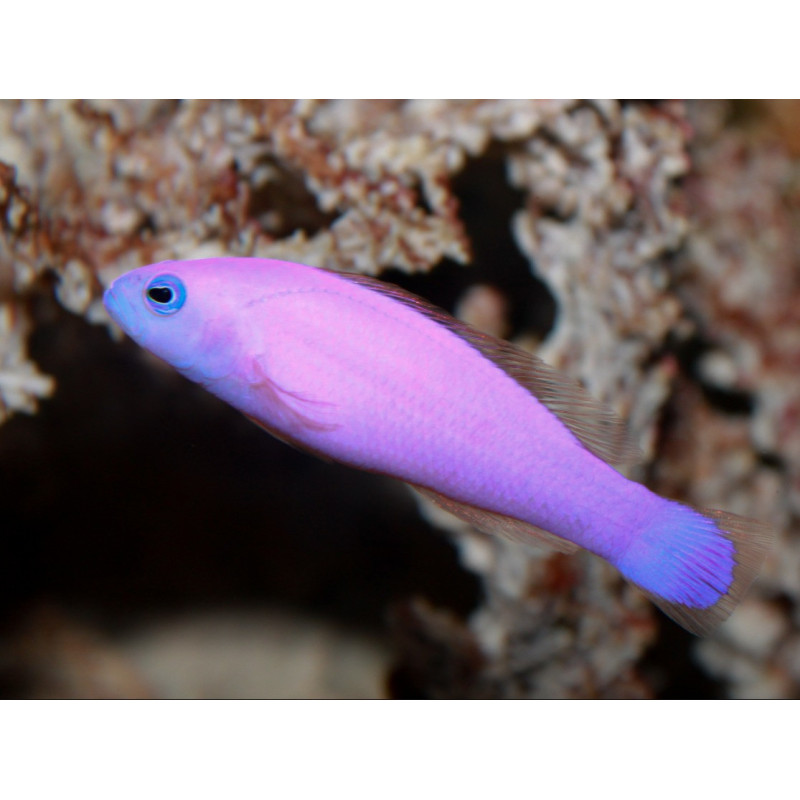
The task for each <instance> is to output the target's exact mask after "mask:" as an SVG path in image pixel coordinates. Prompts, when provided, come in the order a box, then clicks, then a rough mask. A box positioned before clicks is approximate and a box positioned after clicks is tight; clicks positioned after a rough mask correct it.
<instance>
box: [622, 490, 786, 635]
mask: <svg viewBox="0 0 800 800" xmlns="http://www.w3.org/2000/svg"><path fill="white" fill-rule="evenodd" d="M664 502H665V506H664V513H663V514H661V515H660V516H659V518H658V519H656V520H655V521H654V522H653V523H652V524H651V525H650V526H649V527H648V528H647V530H645V531H643V532H642V533H641V535H640V536H638V537H637V538H636V539H635V540H634V542H633V543H632V544H631V547H630V548H629V549H628V551H627V552H626V553H625V555H624V556H623V558H622V559H621V562H620V563H619V564H617V566H618V567H619V569H620V571H621V572H622V573H623V575H625V576H626V577H627V578H628V579H629V580H631V581H633V582H634V583H635V584H637V585H638V586H639V587H640V588H641V589H642V590H643V591H644V592H645V593H646V594H647V596H648V597H649V598H650V599H651V600H652V601H653V602H654V603H655V604H656V605H657V606H658V607H659V608H660V609H661V610H662V611H663V612H664V613H665V614H667V615H668V616H669V617H672V619H674V620H675V621H676V622H677V623H678V624H679V625H682V626H683V627H684V628H686V629H687V630H688V631H691V632H692V633H695V634H697V635H698V636H707V635H708V634H710V633H711V632H712V631H713V630H714V628H716V627H717V625H719V623H720V622H722V621H723V620H724V619H726V618H727V617H728V615H729V614H730V613H731V612H732V611H733V609H734V608H736V605H737V604H738V603H739V601H740V600H741V599H742V597H743V596H744V593H745V592H746V591H747V588H748V587H749V586H750V584H751V583H752V582H753V579H754V578H755V577H756V576H757V575H758V572H759V570H760V569H761V564H762V563H763V561H764V557H765V556H766V554H767V552H768V551H769V549H770V547H771V545H772V542H773V540H774V532H773V531H772V529H771V528H769V527H768V526H767V525H763V524H762V523H760V522H756V521H754V520H751V519H745V518H744V517H739V516H737V515H736V514H730V513H727V512H725V511H713V510H708V509H704V510H700V509H697V510H696V509H693V508H690V507H688V506H684V505H681V504H679V503H674V502H670V501H664Z"/></svg>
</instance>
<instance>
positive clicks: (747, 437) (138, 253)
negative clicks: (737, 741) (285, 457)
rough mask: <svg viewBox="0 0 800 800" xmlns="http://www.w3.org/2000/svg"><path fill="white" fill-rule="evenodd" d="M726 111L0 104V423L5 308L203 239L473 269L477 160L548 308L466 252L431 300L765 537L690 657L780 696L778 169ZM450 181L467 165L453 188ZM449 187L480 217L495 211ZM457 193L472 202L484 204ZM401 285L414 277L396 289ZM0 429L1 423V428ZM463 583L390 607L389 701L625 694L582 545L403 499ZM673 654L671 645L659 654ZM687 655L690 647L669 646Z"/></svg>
mask: <svg viewBox="0 0 800 800" xmlns="http://www.w3.org/2000/svg"><path fill="white" fill-rule="evenodd" d="M729 113H730V106H728V105H727V104H725V103H695V104H691V105H689V106H687V105H685V104H682V103H678V102H668V103H621V102H617V101H604V102H585V101H471V102H465V101H408V102H396V101H328V102H324V101H297V102H289V101H268V102H255V101H246V102H234V101H225V102H222V101H194V102H173V101H153V102H142V101H137V102H122V101H102V102H101V101H93V102H87V101H80V102H67V101H58V102H4V103H0V422H2V421H3V420H5V419H6V418H7V417H8V416H9V415H10V414H12V413H13V412H17V411H23V412H29V413H30V412H33V411H35V410H36V401H37V399H38V398H43V397H47V396H49V395H50V394H51V393H52V392H53V389H54V385H53V381H52V380H51V379H50V378H48V377H47V376H46V375H43V374H42V373H41V372H39V370H38V368H37V367H36V365H35V364H34V363H33V362H32V361H31V360H30V359H29V358H28V356H27V350H26V347H27V336H28V334H29V332H30V330H31V328H32V326H33V325H34V323H35V321H36V317H35V314H33V313H32V312H31V301H32V300H33V299H34V298H35V297H36V296H37V294H41V293H43V292H44V293H46V292H48V291H50V287H51V286H52V287H53V291H54V294H55V297H56V298H57V300H58V302H59V303H60V304H61V305H62V306H63V307H64V308H66V309H67V310H68V311H70V312H72V313H74V314H77V315H81V316H83V317H84V318H85V319H86V320H88V321H89V322H92V323H105V324H109V325H110V322H109V321H108V319H107V317H106V314H105V311H104V309H103V307H102V304H101V302H100V294H101V292H102V289H103V287H104V286H105V285H106V284H107V283H108V282H109V281H110V280H111V279H113V278H114V277H116V276H117V275H118V274H120V273H122V272H124V271H126V270H128V269H130V268H133V267H136V266H140V265H142V264H145V263H150V262H155V261H159V260H163V259H173V258H193V257H202V256H210V255H221V254H224V253H228V254H233V255H245V256H246V255H253V256H259V257H275V258H285V259H290V260H295V261H300V262H305V263H309V264H314V265H317V266H325V267H329V268H333V269H339V270H350V271H358V272H364V273H371V274H376V275H380V274H381V273H382V272H384V271H386V270H389V269H392V270H395V271H402V272H405V273H408V274H409V276H410V278H413V279H414V280H416V276H415V274H416V273H427V272H430V271H432V270H433V268H434V267H435V266H436V265H437V264H440V263H441V262H445V263H447V264H451V265H452V264H453V263H458V264H463V265H467V266H466V267H465V269H466V270H468V269H469V264H470V263H472V261H473V259H474V255H475V252H476V239H477V235H478V234H477V231H476V230H475V229H473V228H472V227H471V225H470V224H467V223H466V222H465V219H466V214H465V211H464V209H463V208H462V205H463V204H462V203H460V199H459V191H457V189H456V185H457V182H458V181H459V180H460V179H462V178H463V176H464V175H465V174H467V173H468V171H469V169H470V165H472V164H475V163H478V162H481V161H482V160H484V161H486V162H487V163H488V162H489V161H498V160H499V161H500V163H501V164H502V167H503V169H504V170H505V173H504V174H505V190H506V191H507V192H509V193H511V194H512V196H513V197H515V198H516V199H517V202H516V207H515V210H514V212H513V216H512V219H511V220H510V221H509V222H510V232H509V230H505V229H504V230H498V231H497V232H496V237H497V238H498V239H508V237H509V233H510V235H511V236H512V237H513V242H514V244H515V245H516V248H517V253H518V254H519V253H521V254H522V255H523V256H524V257H525V258H526V259H527V261H528V267H529V270H530V272H531V273H532V274H533V275H535V276H536V277H537V278H538V279H539V280H540V281H541V285H542V287H546V289H545V288H542V292H543V293H545V294H546V293H547V291H548V290H549V293H550V294H551V295H552V298H553V300H554V302H555V307H556V312H555V324H554V327H553V329H552V330H551V331H550V332H549V334H548V335H547V336H546V338H545V339H544V341H541V342H540V341H539V340H538V338H537V336H536V335H534V333H533V332H532V331H531V330H530V329H526V328H525V326H524V325H523V326H520V325H513V324H512V320H511V318H510V313H511V312H510V310H509V309H510V305H511V304H512V302H513V301H514V300H515V298H514V297H511V296H509V295H508V294H507V293H506V294H504V293H503V292H502V291H500V290H499V289H498V288H497V286H496V285H493V283H494V281H493V273H492V265H491V264H489V265H488V268H485V269H484V271H483V272H482V273H481V274H482V282H479V281H477V280H476V281H473V284H474V285H472V286H471V288H470V289H469V291H468V292H465V293H463V294H462V296H461V297H459V298H457V299H458V300H459V302H458V304H457V305H456V306H455V307H456V308H457V313H459V315H461V316H462V317H463V318H465V319H468V320H469V321H471V322H472V323H473V324H476V325H479V326H482V327H484V328H485V329H486V330H489V331H490V332H492V333H496V334H501V335H504V334H506V333H508V332H513V333H514V335H515V336H516V339H517V341H518V342H519V343H520V344H521V345H522V346H526V347H529V348H531V349H536V350H537V352H538V354H539V355H541V356H542V357H543V358H545V359H546V360H547V361H549V362H550V363H552V364H554V365H555V366H557V367H559V368H561V369H562V370H564V371H566V372H569V373H571V374H572V375H574V376H575V377H577V378H579V379H580V380H581V381H583V382H584V383H585V385H586V386H587V387H588V388H589V389H590V391H591V392H592V393H593V394H594V395H595V396H597V397H598V398H600V399H602V400H604V401H606V402H607V403H609V404H610V405H611V406H613V407H614V408H615V409H616V410H617V411H618V412H619V413H620V414H621V415H622V416H624V417H625V418H626V419H627V420H629V425H630V428H631V430H632V432H633V434H634V436H635V438H636V439H637V441H638V443H639V445H640V446H641V448H642V451H643V452H644V454H645V464H644V465H643V466H639V467H636V468H634V469H633V470H632V472H631V474H632V476H633V477H636V478H638V479H641V480H647V481H648V482H649V483H650V484H651V485H652V486H653V487H654V488H655V489H656V490H658V491H660V492H662V493H664V494H667V495H669V496H672V497H675V498H677V499H681V500H685V501H690V502H694V503H697V504H700V505H705V506H711V507H721V508H726V509H728V510H731V511H733V512H736V513H740V514H745V515H748V516H753V517H756V518H759V519H763V520H765V521H770V522H772V523H773V524H774V525H775V526H776V527H777V528H779V529H780V530H781V531H783V535H782V537H781V539H780V543H779V547H778V552H777V553H776V554H775V555H774V556H773V558H772V559H771V560H770V562H769V563H768V567H767V570H766V576H765V579H763V580H762V581H761V582H760V583H759V584H757V587H756V589H755V590H754V591H753V593H752V594H751V595H750V596H749V597H748V599H747V600H746V601H745V604H744V607H743V609H742V611H741V612H739V613H738V614H736V615H735V616H734V617H733V618H732V620H731V621H730V622H729V623H726V624H725V625H724V626H723V628H722V630H721V632H720V633H719V634H718V635H717V636H716V637H715V638H713V639H711V640H709V641H706V642H702V643H699V644H697V645H692V647H695V648H696V653H697V655H698V657H699V660H700V664H701V665H702V669H703V670H705V672H706V674H707V676H710V678H712V679H714V680H715V681H717V684H716V685H717V686H719V687H721V688H720V690H719V691H720V692H723V693H724V692H729V693H731V694H733V695H736V696H754V695H756V696H765V695H769V696H798V695H800V655H798V654H800V633H798V632H797V614H798V611H797V609H798V608H799V607H800V544H798V542H800V539H798V536H797V517H798V514H800V432H799V431H800V426H798V420H799V419H800V391H798V385H799V384H798V380H797V377H796V376H797V370H798V366H799V365H800V358H799V356H798V354H800V316H799V312H798V310H797V309H798V307H800V306H799V305H798V302H797V300H798V289H799V286H798V275H800V272H799V271H798V265H797V253H798V241H797V233H796V231H797V230H798V227H797V225H796V222H797V219H796V217H797V207H798V202H797V201H798V194H797V185H798V184H797V174H798V173H797V165H796V160H795V156H794V155H793V152H794V151H793V149H792V148H793V144H792V143H790V142H787V141H786V140H785V138H782V137H781V132H782V131H783V130H785V127H783V128H782V127H781V125H780V124H777V123H775V122H774V120H776V119H777V120H779V121H785V118H786V116H785V113H783V111H781V112H780V113H778V112H775V113H773V114H772V117H770V114H769V113H764V114H762V116H764V117H765V118H766V119H768V120H769V119H773V123H771V126H770V123H768V122H767V123H763V124H762V125H752V126H750V127H749V128H748V127H747V126H745V125H738V126H733V127H731V126H727V125H726V120H727V119H728V117H729ZM465 180H466V179H465ZM470 192H471V193H472V194H473V197H474V196H477V197H478V198H479V201H478V204H479V205H480V204H481V203H482V204H483V207H484V208H485V209H487V216H488V217H489V218H491V219H492V220H496V216H493V215H492V213H491V211H492V210H493V209H494V206H495V204H496V203H498V202H499V200H498V198H497V197H496V196H494V195H492V194H491V193H488V191H486V190H484V188H483V187H482V186H481V185H472V186H471V187H470ZM482 192H483V194H482ZM424 286H425V284H424V283H419V282H417V283H414V284H413V288H414V289H415V290H418V291H419V290H422V289H424ZM0 436H2V429H0ZM419 503H420V508H421V509H422V511H423V513H424V514H425V516H426V518H428V519H429V520H431V521H433V523H434V524H435V525H436V526H437V527H440V528H443V529H445V530H447V531H448V535H449V536H451V537H452V540H453V541H454V543H455V545H456V547H457V550H458V553H459V555H460V559H461V561H462V564H463V565H464V566H465V567H466V568H467V569H469V570H471V571H472V572H474V573H475V574H477V575H478V576H479V577H480V579H481V581H482V585H483V592H484V593H483V598H482V601H481V604H480V606H479V607H478V608H477V609H476V610H475V611H474V612H473V613H472V614H471V615H470V616H469V618H468V619H461V618H459V617H458V616H455V615H452V614H451V613H450V612H447V611H445V610H442V609H437V608H435V607H434V606H433V605H431V604H430V603H426V602H419V601H415V602H413V603H410V604H409V605H407V606H405V607H403V608H400V609H398V610H397V611H396V613H395V614H394V616H393V624H392V631H393V635H394V637H395V643H396V649H397V656H396V662H397V670H396V675H397V676H398V678H397V681H396V685H397V686H402V687H404V689H403V690H401V691H407V692H409V693H416V694H422V695H424V696H437V697H447V696H450V697H453V696H458V697H643V696H649V695H653V694H658V693H659V691H660V690H661V687H660V685H659V679H657V678H655V677H653V674H652V671H648V670H647V669H646V668H644V666H643V661H642V659H643V657H644V656H645V653H646V651H647V649H648V647H649V646H651V645H653V644H654V643H656V642H657V641H658V635H659V631H662V632H663V631H664V630H665V629H666V628H665V626H668V625H670V623H666V622H664V623H663V624H662V625H661V627H659V623H658V620H659V618H658V617H657V615H656V613H655V612H654V611H653V610H652V608H651V607H650V605H649V604H648V603H647V602H646V601H645V600H644V599H643V597H642V596H641V595H640V593H638V592H637V591H636V590H634V589H633V588H631V587H630V586H628V585H626V584H625V583H624V581H622V580H621V579H620V578H619V576H618V575H617V573H616V572H615V571H614V570H613V569H612V568H611V567H609V566H607V565H605V564H604V563H602V562H600V561H599V560H597V559H595V558H593V557H591V556H589V555H587V554H581V555H579V556H577V557H571V558H566V557H564V556H561V555H552V554H548V553H540V552H535V551H532V550H527V549H526V548H523V547H521V546H518V545H514V544H512V543H508V542H505V541H497V540H493V539H489V538H487V537H485V536H483V535H482V534H479V533H477V532H476V531H474V530H471V529H469V528H468V527H467V526H465V525H463V524H461V523H458V522H457V521H455V520H453V519H452V518H451V517H449V516H447V515H445V514H444V513H443V512H440V511H438V510H437V509H435V508H433V507H431V506H429V505H428V504H426V503H425V501H423V500H420V501H419ZM683 646H684V648H687V647H688V645H686V644H685V643H684V645H683ZM685 652H686V657H687V658H688V652H689V651H688V649H687V650H685Z"/></svg>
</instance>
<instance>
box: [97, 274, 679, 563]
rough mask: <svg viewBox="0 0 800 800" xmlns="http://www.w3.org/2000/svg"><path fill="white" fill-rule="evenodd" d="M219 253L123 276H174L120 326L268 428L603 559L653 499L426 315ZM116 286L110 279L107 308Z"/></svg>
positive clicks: (354, 288)
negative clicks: (152, 312) (177, 310)
mask: <svg viewBox="0 0 800 800" xmlns="http://www.w3.org/2000/svg"><path fill="white" fill-rule="evenodd" d="M220 261H222V259H211V260H208V261H198V262H185V263H180V262H177V263H171V262H165V263H162V264H156V265H153V266H150V267H146V268H143V269H141V270H136V271H135V272H133V273H129V274H128V275H126V276H124V279H125V280H128V281H131V280H137V281H138V282H139V283H140V284H141V286H142V287H144V286H145V285H146V284H147V282H148V280H149V279H150V278H152V277H154V276H156V275H158V274H161V273H171V272H174V273H175V274H177V275H179V276H180V278H181V280H182V281H183V282H184V283H185V285H186V290H187V300H186V305H185V308H184V309H182V311H181V317H182V319H180V320H179V319H178V315H176V316H175V317H174V318H172V317H167V318H163V319H159V318H152V319H149V320H146V323H147V324H139V325H138V326H137V324H136V322H134V323H131V324H129V325H128V326H127V327H128V329H129V333H131V335H132V336H133V337H134V338H137V339H138V340H139V341H140V343H141V344H143V345H144V346H146V347H148V348H149V349H151V350H152V351H153V352H155V353H156V354H157V355H161V356H162V357H163V358H165V359H166V360H167V361H170V362H171V363H172V364H173V365H175V366H176V367H178V368H179V369H180V370H181V372H183V373H184V374H185V375H186V376H187V377H189V378H191V379H193V380H195V381H197V382H199V383H201V384H203V385H204V386H205V387H206V388H208V389H209V390H210V391H211V392H213V393H214V394H216V395H218V396H219V397H221V398H222V399H224V400H226V401H227V402H228V403H230V404H231V405H233V406H235V407H236V408H238V409H240V410H241V411H243V412H244V413H245V414H247V415H249V416H251V417H253V418H255V419H256V420H258V421H259V422H261V423H263V424H264V425H266V426H268V427H269V428H271V429H273V430H274V431H275V432H276V433H278V434H283V435H284V436H286V437H287V438H290V439H293V440H296V441H298V442H300V443H302V444H304V445H306V446H308V447H310V448H312V449H314V450H316V451H319V452H321V453H324V454H326V455H328V456H331V457H333V458H335V459H337V460H340V461H342V462H345V463H347V464H352V465H353V466H356V467H360V468H363V469H369V470H374V471H378V472H382V473H386V474H387V475H391V476H394V477H397V478H400V479H402V480H405V481H408V482H410V483H413V484H418V485H422V486H425V487H427V488H430V489H432V490H434V491H436V492H439V493H441V494H444V495H446V496H448V497H451V498H453V499H455V500H457V501H460V502H463V503H467V504H470V505H475V506H479V507H481V508H483V509H486V510H489V511H495V512H499V513H502V514H504V515H507V516H511V517H515V518H517V519H521V520H524V521H526V522H530V523H532V524H534V525H536V526H539V527H541V528H543V529H545V530H548V531H550V532H552V533H554V534H556V535H558V536H561V537H563V538H565V539H568V540H569V541H572V542H574V543H575V544H578V545H580V546H582V547H585V548H586V549H588V550H591V551H592V552H595V553H597V554H598V555H601V556H603V557H604V558H606V559H609V560H611V561H616V560H617V557H618V556H619V555H620V554H621V553H622V552H624V550H625V549H626V547H627V545H628V541H629V537H630V534H631V532H632V531H637V530H640V529H641V528H642V527H645V526H646V524H647V522H648V520H649V518H650V517H651V516H652V515H653V514H656V513H657V512H658V505H659V503H662V502H663V501H662V500H661V499H660V498H658V497H657V496H655V495H653V494H652V493H650V492H649V491H648V490H647V489H646V488H644V487H643V486H641V485H639V484H636V483H633V482H631V481H629V480H627V479H626V478H624V477H623V476H622V475H620V474H619V473H618V472H617V471H616V470H614V469H613V468H612V467H610V466H608V465H607V464H606V463H604V462H603V461H601V460H600V459H599V458H597V457H596V456H594V455H592V454H591V453H590V452H589V451H588V450H586V449H585V448H584V447H583V446H582V445H581V444H580V442H578V440H577V439H576V438H575V437H574V436H573V434H572V433H571V432H570V431H569V430H568V429H567V427H566V426H565V425H564V424H563V423H562V422H561V421H560V420H559V419H558V418H557V417H556V416H555V415H554V414H553V413H552V412H550V411H549V410H548V409H547V408H545V406H544V405H542V404H541V403H540V402H539V401H538V400H537V399H536V398H535V397H534V396H533V395H532V394H531V393H530V392H529V391H527V390H526V389H525V388H524V387H523V386H521V385H520V384H519V383H518V382H517V381H515V380H514V379H513V378H511V377H510V376H509V375H508V374H507V373H506V372H504V371H503V370H502V369H501V368H499V367H498V366H497V365H496V364H494V363H493V362H492V361H490V360H489V359H487V358H486V357H485V356H484V355H483V354H481V353H480V352H479V351H478V350H476V349H475V348H474V347H472V346H471V345H470V344H469V343H467V342H466V341H464V340H463V339H462V338H461V337H459V336H458V335H456V334H454V333H453V332H451V331H449V330H447V329H446V328H444V327H442V326H441V325H439V324H437V323H436V322H435V321H434V320H432V319H430V318H428V317H426V316H424V315H422V314H420V313H418V312H417V311H415V310H414V309H413V308H409V307H408V306H406V305H403V304H402V303H400V302H397V301H396V300H394V299H392V298H391V297H388V296H386V295H383V294H380V293H377V292H375V291H371V290H370V289H368V288H366V287H364V286H362V285H359V284H357V283H353V282H352V281H350V280H348V279H347V278H346V277H342V276H340V275H338V274H336V273H332V272H327V271H323V270H318V269H314V268H312V267H306V266H302V265H298V264H289V263H285V262H277V261H258V262H254V261H252V260H239V259H224V261H225V262H226V263H225V265H224V269H220V263H219V262H220ZM119 294H120V295H121V293H119ZM116 296H118V289H117V287H116V284H115V286H114V288H112V290H111V292H110V294H109V296H108V298H107V303H108V304H109V308H110V309H111V310H112V314H113V313H114V303H115V300H114V298H115V297H116ZM117 302H118V303H124V302H126V301H125V300H124V299H123V300H119V301H117ZM115 316H117V315H115ZM123 316H124V315H123ZM148 326H149V328H148ZM123 327H126V326H125V324H124V323H123Z"/></svg>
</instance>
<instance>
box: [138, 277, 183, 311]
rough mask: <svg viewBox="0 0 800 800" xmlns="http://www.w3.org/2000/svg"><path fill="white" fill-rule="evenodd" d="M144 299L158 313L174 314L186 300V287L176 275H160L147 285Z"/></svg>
mask: <svg viewBox="0 0 800 800" xmlns="http://www.w3.org/2000/svg"><path fill="white" fill-rule="evenodd" d="M144 299H145V301H146V303H147V306H148V308H149V309H150V310H151V311H154V312H155V313H156V314H161V315H168V314H174V313H175V312H176V311H180V310H181V307H182V306H183V304H184V303H185V302H186V287H185V286H184V285H183V281H182V280H181V279H180V278H176V277H175V276H174V275H159V276H158V277H156V278H153V280H151V281H150V283H148V284H147V286H146V287H145V290H144Z"/></svg>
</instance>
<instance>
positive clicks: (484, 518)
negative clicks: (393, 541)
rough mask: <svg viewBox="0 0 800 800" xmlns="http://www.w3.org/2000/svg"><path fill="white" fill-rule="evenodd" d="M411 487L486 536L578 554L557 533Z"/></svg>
mask: <svg viewBox="0 0 800 800" xmlns="http://www.w3.org/2000/svg"><path fill="white" fill-rule="evenodd" d="M409 486H411V488H412V489H415V490H416V491H417V492H419V493H420V494H421V495H422V496H423V497H427V498H428V499H429V500H431V501H432V502H434V503H436V505H437V506H439V507H440V508H443V509H444V510H445V511H449V512H450V513H451V514H452V515H453V516H454V517H458V518H459V519H463V520H464V522H468V523H469V524H470V525H474V526H475V527H476V528H479V529H480V530H482V531H484V532H485V533H491V534H495V535H498V536H504V537H505V538H506V539H510V540H511V541H512V542H518V543H520V544H525V545H529V546H530V545H540V546H544V547H546V548H548V549H550V550H557V551H558V552H559V553H574V552H575V551H576V550H578V545H576V544H573V543H572V542H568V541H567V540H566V539H562V538H561V537H560V536H556V535H555V534H554V533H550V532H548V531H545V530H542V529H541V528H537V527H536V526H535V525H531V524H530V523H529V522H523V521H522V520H521V519H515V518H514V517H507V516H505V515H504V514H498V513H496V512H494V511H486V509H483V508H478V507H477V506H471V505H468V504H467V503H460V502H459V501H458V500H453V498H452V497H447V496H446V495H443V494H440V493H439V492H434V491H433V489H428V488H426V487H424V486H417V485H416V484H414V483H410V484H409Z"/></svg>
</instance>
